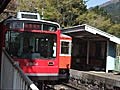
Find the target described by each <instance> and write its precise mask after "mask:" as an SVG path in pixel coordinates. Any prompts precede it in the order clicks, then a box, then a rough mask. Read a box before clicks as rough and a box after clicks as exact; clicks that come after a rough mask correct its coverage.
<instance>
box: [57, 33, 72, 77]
mask: <svg viewBox="0 0 120 90" xmlns="http://www.w3.org/2000/svg"><path fill="white" fill-rule="evenodd" d="M71 43H72V38H71V37H70V36H67V35H64V34H61V37H60V59H59V77H60V79H68V78H69V69H70V67H71V46H72V45H71Z"/></svg>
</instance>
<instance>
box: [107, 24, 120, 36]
mask: <svg viewBox="0 0 120 90" xmlns="http://www.w3.org/2000/svg"><path fill="white" fill-rule="evenodd" d="M108 32H109V33H111V34H113V35H116V36H117V37H119V38H120V24H113V25H112V26H111V27H110V28H109V30H108Z"/></svg>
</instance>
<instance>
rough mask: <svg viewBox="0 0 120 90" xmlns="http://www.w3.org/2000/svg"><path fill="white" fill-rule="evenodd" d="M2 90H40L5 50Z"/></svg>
mask: <svg viewBox="0 0 120 90" xmlns="http://www.w3.org/2000/svg"><path fill="white" fill-rule="evenodd" d="M1 65H2V66H1V82H0V83H1V86H0V90H39V89H38V88H37V87H36V86H35V84H33V82H32V81H31V80H30V79H29V78H28V77H27V76H26V75H25V74H24V73H23V71H22V70H21V68H20V67H19V65H18V64H17V63H16V62H15V61H13V59H12V58H11V57H10V56H9V55H8V53H7V52H6V51H5V50H4V49H3V51H2V63H1Z"/></svg>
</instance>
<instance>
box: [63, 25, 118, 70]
mask: <svg viewBox="0 0 120 90" xmlns="http://www.w3.org/2000/svg"><path fill="white" fill-rule="evenodd" d="M62 33H63V34H66V35H69V36H71V37H72V52H71V56H72V58H71V60H72V61H71V62H72V63H71V68H72V69H77V70H83V71H92V70H94V71H104V72H109V71H113V70H114V69H115V59H116V47H117V44H120V38H117V37H116V36H113V35H111V34H108V33H106V32H104V31H101V30H99V29H97V28H94V27H92V26H89V25H87V24H83V25H78V26H73V27H70V28H66V29H63V30H62Z"/></svg>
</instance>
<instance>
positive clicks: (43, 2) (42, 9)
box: [41, 0, 45, 19]
mask: <svg viewBox="0 0 120 90" xmlns="http://www.w3.org/2000/svg"><path fill="white" fill-rule="evenodd" d="M44 5H45V3H44V0H42V13H41V15H42V19H44Z"/></svg>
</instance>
